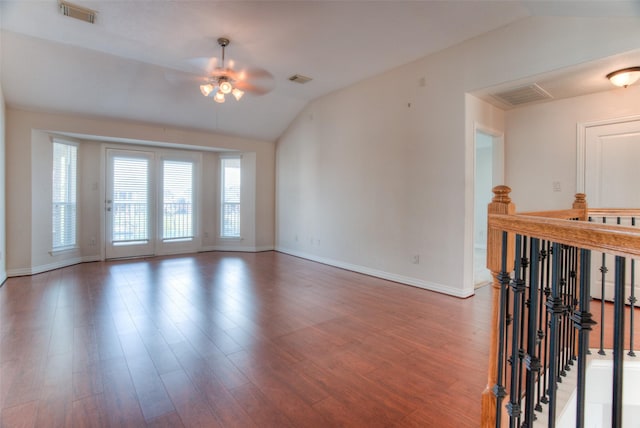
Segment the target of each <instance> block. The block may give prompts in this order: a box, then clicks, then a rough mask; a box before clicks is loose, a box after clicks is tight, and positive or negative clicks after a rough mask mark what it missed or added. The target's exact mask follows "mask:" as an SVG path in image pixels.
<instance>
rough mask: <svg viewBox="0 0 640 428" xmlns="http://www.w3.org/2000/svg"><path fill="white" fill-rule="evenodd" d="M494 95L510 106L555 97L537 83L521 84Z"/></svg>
mask: <svg viewBox="0 0 640 428" xmlns="http://www.w3.org/2000/svg"><path fill="white" fill-rule="evenodd" d="M493 96H494V97H495V98H497V99H499V100H500V101H502V102H504V103H507V104H509V105H510V106H519V105H522V104H528V103H532V102H535V101H542V100H550V99H552V98H553V97H552V96H551V94H549V93H548V92H547V91H545V90H544V89H542V88H541V87H540V86H538V85H537V84H535V83H534V84H533V85H527V86H521V87H519V88H515V89H509V90H508V91H504V92H499V93H497V94H493Z"/></svg>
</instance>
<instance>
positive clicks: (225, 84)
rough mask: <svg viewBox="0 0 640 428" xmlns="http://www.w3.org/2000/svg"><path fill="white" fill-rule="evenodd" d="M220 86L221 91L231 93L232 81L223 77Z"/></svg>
mask: <svg viewBox="0 0 640 428" xmlns="http://www.w3.org/2000/svg"><path fill="white" fill-rule="evenodd" d="M218 88H219V89H220V92H222V93H223V94H225V95H226V94H230V93H231V90H232V89H233V86H231V83H230V82H229V81H228V80H224V79H221V81H220V83H219V84H218Z"/></svg>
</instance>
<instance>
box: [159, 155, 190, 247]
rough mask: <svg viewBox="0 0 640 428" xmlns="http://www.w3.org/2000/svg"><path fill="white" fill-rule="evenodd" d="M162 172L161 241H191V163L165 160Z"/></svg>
mask: <svg viewBox="0 0 640 428" xmlns="http://www.w3.org/2000/svg"><path fill="white" fill-rule="evenodd" d="M162 171H163V184H162V188H163V194H162V204H163V216H162V220H163V221H162V239H164V240H185V239H192V238H193V234H194V233H193V232H194V231H193V162H188V161H187V162H185V161H173V160H165V161H163V163H162Z"/></svg>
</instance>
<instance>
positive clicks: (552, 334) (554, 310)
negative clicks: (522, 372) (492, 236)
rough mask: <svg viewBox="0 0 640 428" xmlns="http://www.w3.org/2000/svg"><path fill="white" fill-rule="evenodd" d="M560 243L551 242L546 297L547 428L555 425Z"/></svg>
mask: <svg viewBox="0 0 640 428" xmlns="http://www.w3.org/2000/svg"><path fill="white" fill-rule="evenodd" d="M560 253H561V252H560V244H558V243H555V242H554V243H553V274H552V276H553V279H552V281H551V296H550V297H549V298H548V299H547V303H546V305H547V311H548V312H549V373H550V374H549V388H548V396H549V406H548V407H549V413H548V415H549V428H554V427H555V425H556V404H557V403H556V401H557V400H556V397H557V394H556V392H557V379H558V378H557V373H558V359H559V354H558V345H559V343H558V342H559V340H558V339H559V337H558V318H559V316H560V315H562V312H563V311H564V308H563V305H562V298H561V297H560V296H559V292H560V290H559V288H560V274H561V272H560V259H561V254H560Z"/></svg>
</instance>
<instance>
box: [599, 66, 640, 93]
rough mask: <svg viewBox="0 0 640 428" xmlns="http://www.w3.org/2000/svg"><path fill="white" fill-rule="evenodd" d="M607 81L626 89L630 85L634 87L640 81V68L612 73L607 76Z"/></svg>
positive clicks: (630, 68)
mask: <svg viewBox="0 0 640 428" xmlns="http://www.w3.org/2000/svg"><path fill="white" fill-rule="evenodd" d="M607 79H609V80H610V81H611V83H612V84H614V85H616V86H620V87H625V88H626V87H627V86H629V85H633V84H634V83H636V82H637V81H638V79H640V67H629V68H623V69H621V70H616V71H612V72H611V73H609V74H607Z"/></svg>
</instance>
